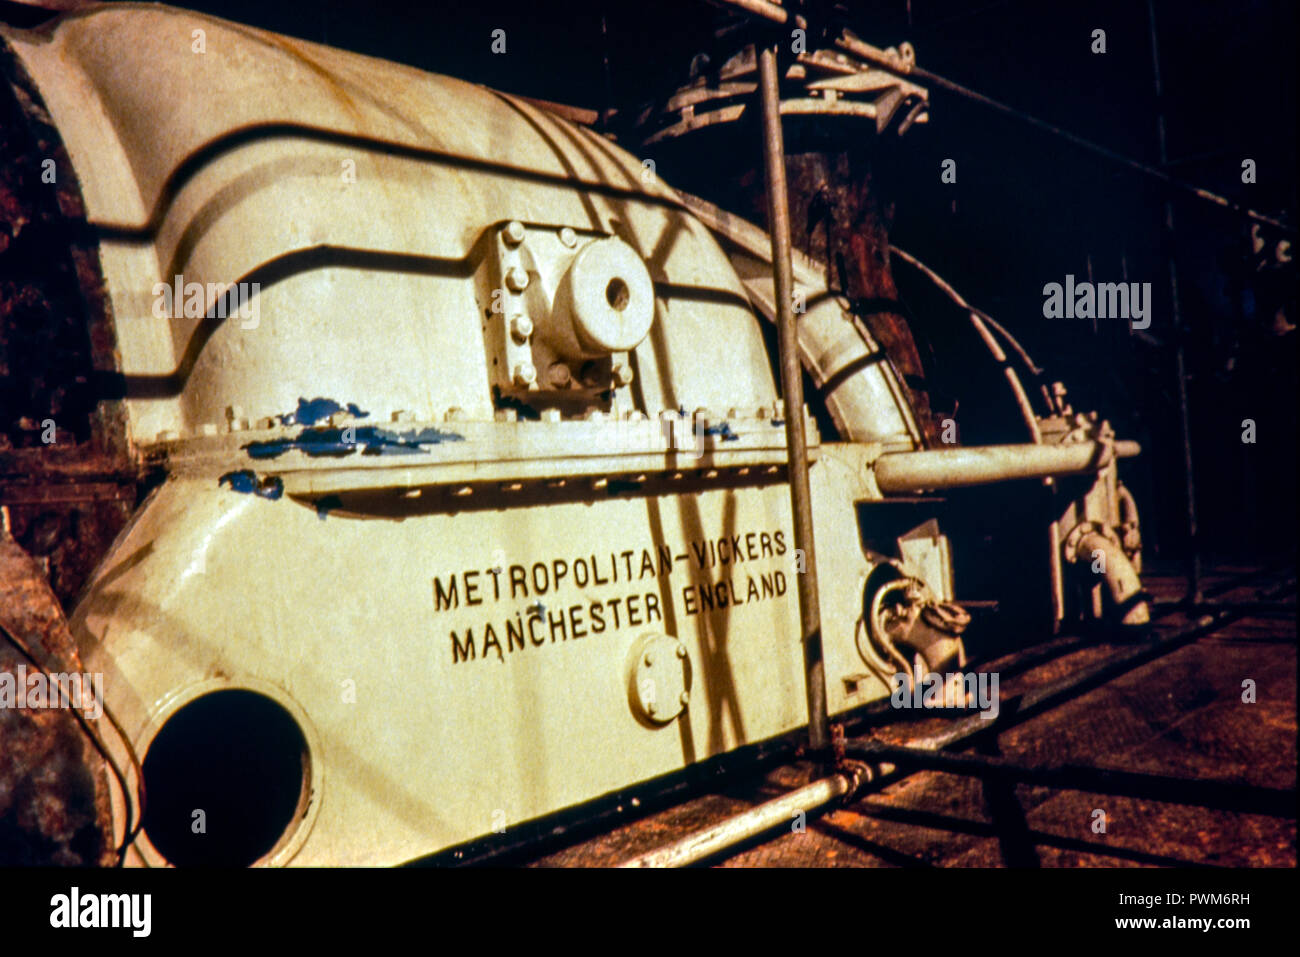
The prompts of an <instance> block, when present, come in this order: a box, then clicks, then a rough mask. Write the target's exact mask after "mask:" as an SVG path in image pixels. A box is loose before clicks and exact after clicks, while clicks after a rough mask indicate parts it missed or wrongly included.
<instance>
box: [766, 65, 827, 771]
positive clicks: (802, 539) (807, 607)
mask: <svg viewBox="0 0 1300 957" xmlns="http://www.w3.org/2000/svg"><path fill="white" fill-rule="evenodd" d="M777 82H778V81H777V69H776V48H775V47H766V48H764V49H761V50H759V52H758V86H759V90H760V92H761V94H762V101H763V162H764V167H765V168H766V171H767V222H768V227H769V228H770V229H771V231H772V272H773V277H774V279H775V281H776V325H777V334H778V341H779V343H780V350H781V391H782V393H784V395H785V440H786V447H787V448H788V449H789V452H790V464H789V479H790V504H791V508H792V510H793V512H794V547H795V549H797V550H798V551H796V554H798V553H799V551H801V552H802V554H803V558H804V570H803V573H802V574H798V575H796V576H795V577H796V578H797V579H798V585H799V620H800V623H801V625H802V633H801V634H802V640H803V663H804V680H805V685H806V687H807V691H808V744H809V746H810V747H811V748H812V749H813V750H814V751H822V750H825V749H826V748H827V747H828V746H829V744H830V735H829V733H828V730H827V723H826V710H827V709H826V673H825V667H824V664H823V662H822V625H821V611H820V609H819V608H818V605H817V559H816V556H815V553H814V550H813V524H812V499H811V495H810V493H809V489H808V438H807V435H806V434H805V432H804V409H803V379H801V378H800V374H801V372H802V367H801V366H800V363H799V341H798V334H797V332H796V331H795V325H794V298H793V293H794V276H793V269H792V266H791V264H790V205H789V198H788V196H787V192H786V182H785V143H784V138H783V137H782V134H781V93H780V89H779V88H778V86H777Z"/></svg>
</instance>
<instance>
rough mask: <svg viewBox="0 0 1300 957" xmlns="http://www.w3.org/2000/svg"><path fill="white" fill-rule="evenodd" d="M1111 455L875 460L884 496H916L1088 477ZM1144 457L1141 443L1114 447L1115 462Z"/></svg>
mask: <svg viewBox="0 0 1300 957" xmlns="http://www.w3.org/2000/svg"><path fill="white" fill-rule="evenodd" d="M1108 451H1109V449H1108V447H1107V446H1105V445H1102V444H1100V443H1097V442H1074V443H1070V444H1069V445H975V446H968V447H965V448H952V449H929V450H927V451H923V452H886V453H885V454H884V455H882V456H880V457H879V458H878V459H876V463H875V473H876V485H877V486H878V487H879V488H880V491H882V492H885V493H889V492H915V491H922V490H925V489H948V488H963V487H965V486H968V485H984V484H987V483H989V482H1005V481H1008V480H1011V479H1038V478H1050V477H1053V476H1058V475H1085V474H1088V473H1091V472H1096V471H1098V470H1099V469H1101V468H1104V467H1105V466H1106V465H1107V464H1108V462H1109V459H1110V456H1109V455H1108V454H1107V453H1108ZM1141 451H1142V449H1141V446H1139V445H1138V444H1137V443H1136V442H1129V441H1123V442H1116V443H1114V455H1115V457H1116V458H1121V459H1124V458H1129V457H1131V456H1134V455H1137V454H1138V453H1139V452H1141Z"/></svg>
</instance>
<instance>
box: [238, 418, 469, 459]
mask: <svg viewBox="0 0 1300 957" xmlns="http://www.w3.org/2000/svg"><path fill="white" fill-rule="evenodd" d="M345 432H349V433H351V441H349V440H348V439H345V438H344V433H345ZM463 441H465V437H464V436H463V435H457V434H456V433H455V432H443V431H441V430H439V429H435V428H427V429H420V430H419V431H416V430H414V429H412V430H411V431H409V432H393V431H390V430H389V429H381V428H378V427H377V426H373V425H360V426H348V427H346V428H342V429H334V428H329V429H303V430H302V431H301V432H299V433H298V434H297V435H295V436H293V437H292V438H287V439H267V440H265V441H262V442H250V443H248V444H247V445H245V446H244V451H246V452H247V453H248V454H249V455H250V456H251V457H252V458H255V459H273V458H277V457H279V456H281V455H283V454H284V453H285V452H290V451H293V450H294V449H296V450H298V451H299V452H302V453H303V454H305V455H310V456H313V457H315V456H320V455H324V456H330V457H333V458H342V457H343V456H345V455H352V454H353V453H355V452H357V451H358V450H360V452H361V454H362V455H411V454H413V453H417V452H423V451H424V449H423V446H426V445H440V444H441V443H443V442H463Z"/></svg>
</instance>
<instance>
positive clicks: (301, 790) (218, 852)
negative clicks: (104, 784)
mask: <svg viewBox="0 0 1300 957" xmlns="http://www.w3.org/2000/svg"><path fill="white" fill-rule="evenodd" d="M310 770H311V764H310V749H309V748H308V746H307V740H306V738H305V737H304V735H303V732H302V729H301V728H300V727H299V726H298V722H297V721H295V720H294V717H293V715H291V714H290V713H289V712H288V711H287V710H285V708H284V707H282V706H281V705H280V704H278V703H277V702H275V701H273V700H272V699H271V698H269V697H267V696H266V695H263V694H259V693H257V692H255V691H247V690H243V689H232V690H223V691H215V692H211V693H209V694H206V695H203V696H202V697H199V698H196V699H195V700H193V701H191V702H190V703H189V704H187V705H185V706H184V707H182V708H181V709H180V710H178V711H177V712H176V713H175V714H173V715H172V716H171V717H170V718H169V719H168V720H167V722H166V723H165V724H164V725H163V726H162V728H161V729H160V730H159V731H158V733H157V735H155V736H154V739H153V741H152V743H151V744H150V746H149V750H148V753H147V754H146V755H145V759H144V781H145V797H146V805H145V816H144V831H145V834H146V835H147V836H148V838H149V841H150V842H151V843H152V844H153V846H154V847H155V848H156V849H157V850H158V852H159V853H160V854H161V855H162V856H163V857H164V858H166V859H167V861H168V863H171V864H174V865H176V866H177V867H195V866H200V867H201V866H209V867H247V866H248V865H250V864H254V863H256V862H257V861H258V860H260V859H261V858H263V857H265V856H266V855H268V854H269V853H271V852H272V851H273V850H275V849H276V848H277V846H278V845H280V844H281V843H282V840H283V839H284V838H286V836H287V834H288V832H289V831H290V829H291V826H292V825H293V824H294V822H296V821H298V820H299V819H301V818H302V816H303V813H304V811H305V809H306V805H307V801H308V797H309V795H310V791H311V788H310V781H311V773H310Z"/></svg>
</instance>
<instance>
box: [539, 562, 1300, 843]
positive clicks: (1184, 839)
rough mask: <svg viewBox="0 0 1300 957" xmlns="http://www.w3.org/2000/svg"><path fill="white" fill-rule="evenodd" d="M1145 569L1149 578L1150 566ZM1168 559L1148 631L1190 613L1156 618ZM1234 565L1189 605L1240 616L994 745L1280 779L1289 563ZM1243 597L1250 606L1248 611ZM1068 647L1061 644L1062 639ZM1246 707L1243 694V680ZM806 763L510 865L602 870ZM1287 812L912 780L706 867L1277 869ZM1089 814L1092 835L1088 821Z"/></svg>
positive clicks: (761, 794)
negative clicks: (1201, 603) (1235, 608)
mask: <svg viewBox="0 0 1300 957" xmlns="http://www.w3.org/2000/svg"><path fill="white" fill-rule="evenodd" d="M1153 571H1155V572H1156V573H1155V574H1153V573H1152V572H1153ZM1166 571H1167V572H1174V573H1176V571H1177V570H1176V569H1172V568H1170V569H1154V570H1153V569H1150V568H1149V569H1148V573H1147V575H1146V576H1145V577H1144V582H1145V584H1146V587H1147V589H1148V591H1150V592H1151V593H1152V594H1153V596H1154V597H1155V600H1156V606H1155V607H1156V608H1157V610H1163V611H1164V613H1163V615H1161V616H1159V618H1158V621H1157V631H1158V632H1159V633H1167V632H1168V631H1170V630H1171V629H1178V628H1184V627H1186V626H1188V625H1189V624H1193V623H1195V621H1196V620H1197V619H1198V618H1200V617H1201V616H1202V615H1204V614H1205V609H1204V608H1200V609H1197V610H1196V611H1195V612H1194V613H1190V614H1189V613H1188V612H1187V611H1185V610H1181V609H1180V610H1177V611H1170V610H1168V609H1169V607H1170V605H1171V604H1172V603H1173V602H1175V601H1176V600H1177V599H1179V598H1180V597H1181V596H1182V589H1183V584H1184V583H1183V581H1182V580H1181V579H1180V578H1178V577H1176V574H1161V573H1160V572H1166ZM1252 571H1258V570H1252V569H1245V568H1228V567H1223V568H1216V569H1214V570H1213V572H1212V573H1211V574H1208V575H1206V576H1205V577H1204V580H1203V588H1204V590H1205V593H1206V600H1207V601H1209V602H1213V603H1215V604H1216V605H1218V606H1219V607H1223V606H1224V605H1225V604H1237V605H1242V606H1243V609H1242V610H1243V611H1247V612H1248V613H1247V614H1246V616H1245V617H1242V618H1240V619H1238V620H1236V621H1235V622H1232V623H1231V624H1228V625H1227V626H1226V627H1223V628H1222V629H1220V630H1217V631H1215V632H1213V633H1212V634H1210V635H1206V636H1203V637H1200V638H1198V639H1196V640H1195V641H1193V642H1191V643H1190V644H1187V645H1185V646H1183V647H1181V648H1178V649H1177V650H1175V651H1173V652H1171V653H1169V654H1167V655H1164V656H1162V657H1159V658H1156V659H1155V660H1154V661H1151V662H1148V663H1147V664H1145V665H1142V666H1140V667H1137V668H1135V669H1134V670H1132V671H1129V672H1127V673H1125V674H1122V675H1120V676H1118V677H1116V678H1113V679H1111V680H1109V681H1107V682H1106V683H1104V684H1102V685H1101V686H1099V687H1096V688H1094V689H1092V690H1090V691H1087V692H1085V693H1082V694H1080V695H1078V696H1077V697H1073V698H1071V699H1070V700H1068V701H1066V702H1065V703H1064V704H1062V705H1059V706H1057V707H1054V708H1052V709H1049V710H1048V711H1046V712H1045V713H1042V714H1040V715H1037V716H1035V717H1032V718H1029V719H1028V720H1026V721H1024V723H1022V724H1017V725H1013V726H1011V727H1010V728H1008V729H1007V730H1005V731H1003V732H1002V733H1001V734H999V735H998V737H997V748H998V750H997V753H998V754H999V755H1000V756H1001V757H1003V758H1008V759H1012V760H1015V761H1016V762H1018V763H1021V764H1028V765H1034V766H1036V767H1037V766H1052V767H1056V766H1060V765H1084V766H1087V767H1090V768H1097V767H1100V768H1107V769H1116V770H1123V771H1136V772H1143V773H1146V774H1159V775H1167V776H1174V777H1179V778H1199V779H1212V780H1216V781H1223V782H1231V783H1236V784H1247V785H1253V786H1255V787H1259V788H1274V789H1287V790H1290V791H1292V792H1293V793H1294V790H1295V787H1296V614H1295V588H1294V570H1293V569H1282V570H1275V571H1273V572H1272V573H1270V574H1266V575H1257V576H1256V577H1254V578H1253V579H1250V580H1244V579H1247V578H1248V577H1249V575H1250V574H1251V573H1252ZM1245 603H1251V605H1250V607H1249V608H1246V607H1245ZM1066 644H1068V642H1067V643H1066ZM1120 647H1121V646H1117V645H1107V644H1096V643H1087V644H1086V645H1085V646H1082V647H1079V646H1075V647H1074V648H1072V649H1068V650H1066V651H1065V652H1064V653H1063V655H1062V656H1060V657H1057V658H1054V659H1049V660H1048V661H1047V662H1044V663H1039V664H1037V665H1035V666H1033V667H1030V668H1028V669H1027V670H1023V671H1021V672H1019V673H1015V668H1014V665H1013V664H1012V663H1011V661H1010V658H1007V659H999V660H998V661H997V662H994V663H992V664H990V665H989V666H988V667H987V668H986V669H983V670H989V671H997V670H999V664H1000V662H1004V661H1005V662H1007V663H1008V668H1009V671H1008V673H1006V674H1004V675H1003V677H1002V679H1001V681H1002V695H1003V698H1004V699H1005V698H1007V697H1008V696H1009V695H1013V694H1017V693H1019V692H1023V691H1026V690H1030V689H1032V688H1034V687H1038V686H1041V685H1043V684H1045V683H1047V682H1051V681H1054V680H1056V679H1059V678H1061V677H1062V676H1064V675H1067V674H1069V673H1071V672H1072V671H1073V670H1075V669H1078V668H1080V667H1084V666H1086V665H1088V664H1090V663H1093V662H1095V661H1098V660H1100V659H1102V658H1105V657H1107V656H1108V655H1109V654H1111V653H1113V652H1114V651H1116V650H1117V649H1118V648H1120ZM1247 679H1250V680H1253V681H1254V683H1255V696H1256V697H1255V701H1254V703H1247V702H1245V701H1243V682H1244V681H1246V680H1247ZM950 721H951V719H942V718H940V719H925V720H921V721H911V722H907V723H904V724H892V725H888V726H881V727H877V728H875V729H874V730H872V731H871V732H870V733H871V734H872V735H873V736H874V737H876V738H879V739H880V740H884V741H888V742H890V743H897V744H901V743H904V742H906V741H908V740H913V741H915V740H916V739H917V738H920V737H924V736H925V735H927V734H933V733H937V732H939V731H942V730H943V729H944V727H945V726H946V722H950ZM814 773H815V769H814V768H813V766H812V765H811V764H809V763H806V762H804V763H796V764H789V765H785V766H781V767H778V768H775V769H772V770H768V771H767V772H765V773H758V774H753V775H750V776H748V777H744V778H732V779H730V780H729V782H728V784H727V785H726V787H725V788H722V789H719V790H717V791H716V792H715V793H706V794H699V795H697V796H695V797H694V798H692V799H690V800H688V801H686V802H685V803H682V804H678V805H676V806H674V807H671V808H668V809H666V810H659V811H656V812H655V813H652V814H649V815H646V816H644V817H642V818H640V819H639V820H635V821H632V822H629V823H627V824H624V825H621V826H618V827H616V828H614V829H612V830H610V831H608V832H606V833H603V834H601V835H600V836H599V837H596V838H594V839H588V840H584V841H581V842H580V843H575V844H573V845H571V846H568V847H564V848H561V849H555V848H554V847H552V848H551V849H549V850H548V852H547V853H546V854H545V855H544V856H542V857H538V858H535V859H533V860H531V861H529V862H527V863H529V864H530V866H544V867H566V866H579V867H602V866H610V865H615V864H619V863H621V862H623V861H625V860H628V859H629V858H631V857H634V856H635V855H637V854H640V853H643V852H645V851H649V850H653V849H654V848H657V847H660V846H662V845H664V844H667V843H670V842H672V841H675V840H677V839H679V838H681V837H684V836H686V835H687V834H689V833H691V832H693V831H695V830H698V829H700V828H703V827H707V826H710V825H713V824H716V823H718V822H719V821H721V820H723V819H724V818H726V817H727V816H729V815H732V814H736V813H739V812H741V811H744V810H747V809H749V808H751V807H754V806H755V805H757V804H760V803H762V802H764V801H767V800H771V799H772V798H775V797H778V796H780V795H781V794H783V793H785V792H787V791H789V790H791V789H792V788H795V787H798V786H800V785H802V784H805V783H807V782H808V781H809V780H811V778H812V776H813V775H814ZM1289 804H1290V811H1289V812H1288V814H1289V816H1275V815H1270V814H1259V813H1240V812H1236V811H1227V810H1212V809H1209V808H1206V807H1201V806H1195V805H1184V804H1178V803H1172V802H1170V801H1166V800H1148V799H1144V798H1142V799H1140V798H1133V797H1118V796H1114V795H1103V794H1089V793H1086V792H1082V791H1075V790H1061V789H1057V788H1053V787H1046V786H1039V785H1036V784H1027V785H1025V784H1021V785H1010V784H996V783H990V784H985V783H984V782H983V781H982V780H981V779H979V778H976V777H967V776H958V775H955V774H949V773H946V772H932V771H920V772H915V773H913V774H911V775H909V776H907V777H904V778H902V779H901V780H895V781H894V782H893V783H892V784H888V785H887V786H883V787H881V788H879V789H878V790H875V791H870V790H869V791H868V792H867V793H866V794H865V796H861V797H859V798H858V799H857V800H855V801H853V802H851V803H849V804H848V805H846V806H842V807H839V808H837V809H835V810H831V811H829V812H827V813H825V814H823V815H821V816H815V815H809V817H808V820H807V826H806V829H805V830H804V831H803V832H802V833H796V832H794V831H793V830H789V831H781V832H777V833H776V834H775V836H769V837H767V838H766V839H764V840H762V841H757V842H751V843H750V844H748V845H746V846H744V847H741V848H739V849H737V850H736V851H734V852H732V853H731V854H729V855H728V856H724V857H722V858H720V859H714V860H713V861H711V862H710V863H712V864H714V865H716V866H723V867H999V866H1016V867H1038V866H1042V867H1129V866H1133V867H1141V866H1176V867H1179V866H1181V867H1188V866H1212V867H1213V866H1218V867H1295V866H1296V822H1295V806H1294V801H1293V800H1292V801H1290V802H1289ZM1099 810H1100V811H1103V812H1104V814H1105V830H1104V832H1102V831H1100V830H1098V829H1097V822H1098V821H1100V820H1101V818H1100V816H1099V815H1098V814H1097V813H1096V812H1097V811H1099Z"/></svg>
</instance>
